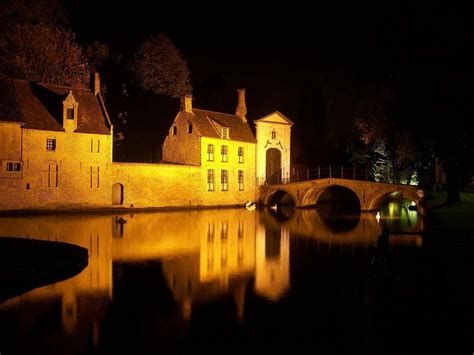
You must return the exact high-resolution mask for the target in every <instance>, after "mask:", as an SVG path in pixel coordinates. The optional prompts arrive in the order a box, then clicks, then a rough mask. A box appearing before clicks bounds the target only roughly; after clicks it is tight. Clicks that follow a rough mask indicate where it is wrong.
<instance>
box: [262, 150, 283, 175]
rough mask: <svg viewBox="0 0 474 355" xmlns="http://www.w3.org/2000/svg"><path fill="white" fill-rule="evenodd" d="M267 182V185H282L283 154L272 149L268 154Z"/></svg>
mask: <svg viewBox="0 0 474 355" xmlns="http://www.w3.org/2000/svg"><path fill="white" fill-rule="evenodd" d="M265 171H266V181H267V184H279V183H281V152H280V150H278V149H276V148H270V149H268V150H267V152H266V170H265Z"/></svg>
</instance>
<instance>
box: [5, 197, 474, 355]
mask: <svg viewBox="0 0 474 355" xmlns="http://www.w3.org/2000/svg"><path fill="white" fill-rule="evenodd" d="M117 217H122V218H124V219H125V220H126V223H124V224H120V223H117V222H116V221H117ZM382 227H388V228H390V230H392V231H397V230H398V231H414V232H416V231H420V230H421V229H422V228H423V221H422V220H421V218H419V217H418V216H417V213H416V212H414V211H409V210H408V209H407V208H406V207H403V206H401V205H400V204H397V203H391V204H388V205H386V206H385V208H384V209H383V210H382V215H381V218H380V220H377V218H376V216H375V214H359V215H351V216H339V217H336V216H334V215H333V214H331V213H325V212H324V211H319V212H318V211H316V210H293V209H287V210H284V209H283V210H277V211H273V210H270V209H267V210H262V211H248V210H246V209H223V210H206V211H186V212H172V213H136V214H123V215H119V216H117V215H54V216H53V215H50V216H30V217H1V218H0V235H2V236H21V237H25V238H36V239H43V240H57V241H64V242H68V243H73V244H77V245H80V246H83V247H86V248H88V250H89V265H88V266H87V268H86V269H84V270H83V271H82V272H81V273H79V274H78V275H76V276H74V277H72V278H70V279H68V280H65V281H62V282H58V283H55V284H51V285H48V286H44V287H40V288H37V289H34V290H32V291H29V292H27V293H25V294H23V295H21V296H19V297H15V298H12V299H9V300H7V301H6V302H4V303H3V304H0V326H1V327H2V329H1V337H0V339H1V342H0V353H1V354H2V355H7V354H13V353H15V354H16V353H18V354H30V353H37V354H122V353H130V354H146V353H162V354H174V353H200V352H205V353H242V352H244V351H253V350H255V349H262V347H264V348H263V349H265V350H264V351H265V352H272V353H283V352H287V350H286V348H287V347H288V346H290V347H291V349H292V350H291V351H293V352H296V353H303V352H304V353H306V352H308V350H309V352H319V353H373V354H379V353H410V352H412V351H413V352H415V351H418V350H420V349H421V350H423V349H424V350H426V349H428V348H430V347H431V346H433V347H435V346H437V343H436V341H441V342H443V343H444V342H449V343H450V344H451V342H455V343H456V345H459V346H462V347H463V348H468V347H469V346H471V345H472V335H473V332H472V326H471V327H470V328H469V327H468V329H467V330H466V327H467V326H466V325H463V326H462V330H463V332H464V333H463V334H458V333H457V329H458V328H459V327H456V326H454V327H453V326H449V325H448V324H446V323H445V319H448V321H458V318H457V315H458V314H457V313H454V315H453V312H454V311H453V310H452V309H451V308H446V307H444V306H443V307H441V308H440V302H443V304H444V302H449V300H448V299H449V296H448V295H447V293H448V292H447V290H445V288H446V287H447V286H446V285H445V284H442V285H441V286H440V285H439V283H440V281H439V280H440V279H439V272H438V271H436V270H437V268H442V265H440V261H437V260H435V258H434V257H433V256H432V254H433V253H431V252H430V250H431V249H430V248H428V251H425V249H426V248H425V240H424V239H423V238H422V237H421V235H416V234H413V235H392V236H390V239H389V242H388V243H381V242H380V239H379V238H378V236H379V235H380V234H381V228H382ZM428 244H429V243H428ZM435 269H436V270H435ZM434 270H435V271H434ZM443 275H444V274H443ZM442 280H445V279H444V278H443V279H442ZM439 292H441V296H440V295H439V294H438V293H439ZM460 292H461V291H460ZM439 297H442V299H440V298H439ZM443 297H447V298H446V299H445V298H443ZM462 299H464V298H462ZM456 300H459V298H457V299H456ZM469 302H470V301H469V300H466V302H465V304H463V306H460V307H461V308H460V310H463V309H464V311H463V312H464V313H463V316H466V317H468V319H472V311H470V312H466V309H465V308H466V307H471V306H472V304H471V303H469ZM463 307H464V308H463ZM455 311H458V309H457V308H456V310H455ZM459 319H462V317H460V318H459ZM466 323H468V322H466ZM449 329H451V331H450V330H449ZM440 335H442V336H443V338H439V339H438V340H435V339H436V337H439V336H440ZM453 346H454V345H453ZM283 349H285V351H283ZM472 350H474V349H472Z"/></svg>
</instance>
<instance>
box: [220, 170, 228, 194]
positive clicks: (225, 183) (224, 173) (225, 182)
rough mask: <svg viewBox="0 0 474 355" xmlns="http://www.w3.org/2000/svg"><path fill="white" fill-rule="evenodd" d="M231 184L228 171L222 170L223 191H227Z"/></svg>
mask: <svg viewBox="0 0 474 355" xmlns="http://www.w3.org/2000/svg"><path fill="white" fill-rule="evenodd" d="M228 183H229V176H228V175H227V170H221V190H222V191H227V190H228V186H229V185H228Z"/></svg>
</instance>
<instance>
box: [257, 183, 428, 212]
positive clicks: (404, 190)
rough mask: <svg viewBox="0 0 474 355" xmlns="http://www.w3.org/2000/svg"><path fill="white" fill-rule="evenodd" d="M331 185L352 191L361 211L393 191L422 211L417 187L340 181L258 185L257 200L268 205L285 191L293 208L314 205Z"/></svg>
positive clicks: (375, 205)
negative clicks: (279, 192) (409, 200)
mask: <svg viewBox="0 0 474 355" xmlns="http://www.w3.org/2000/svg"><path fill="white" fill-rule="evenodd" d="M330 186H342V187H345V188H347V189H349V190H351V191H352V192H354V194H355V195H357V197H358V199H359V203H360V208H361V211H363V212H369V211H376V210H378V209H379V208H380V205H381V203H382V202H383V200H384V199H385V198H386V197H387V196H388V195H389V194H391V193H394V192H399V193H401V194H403V195H404V196H405V197H407V198H409V199H412V200H413V201H414V202H415V203H416V205H417V209H418V211H419V212H420V213H421V214H423V212H424V210H423V208H422V206H420V201H421V200H420V196H419V195H418V191H419V188H418V187H417V186H412V185H402V184H388V183H380V182H373V181H361V180H349V179H340V178H325V179H316V180H306V181H299V182H290V183H287V184H274V185H266V186H261V187H260V201H261V202H262V203H263V204H264V205H270V204H271V200H272V197H273V196H274V195H275V193H277V192H278V191H284V192H286V193H288V194H289V195H290V196H291V197H292V198H293V200H294V202H295V205H296V207H307V206H314V205H316V203H317V202H318V199H319V197H320V196H321V194H322V193H323V192H324V191H325V190H326V189H327V188H329V187H330Z"/></svg>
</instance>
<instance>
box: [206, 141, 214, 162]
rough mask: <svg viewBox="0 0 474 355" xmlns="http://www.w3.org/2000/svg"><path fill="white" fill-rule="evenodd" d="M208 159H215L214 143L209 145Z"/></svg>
mask: <svg viewBox="0 0 474 355" xmlns="http://www.w3.org/2000/svg"><path fill="white" fill-rule="evenodd" d="M207 160H208V161H214V145H212V144H208V145H207Z"/></svg>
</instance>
